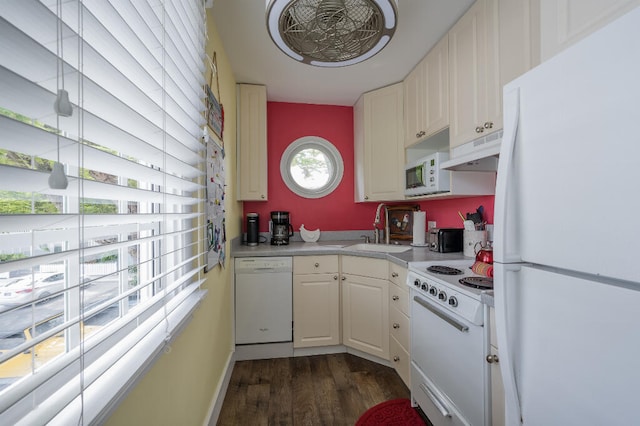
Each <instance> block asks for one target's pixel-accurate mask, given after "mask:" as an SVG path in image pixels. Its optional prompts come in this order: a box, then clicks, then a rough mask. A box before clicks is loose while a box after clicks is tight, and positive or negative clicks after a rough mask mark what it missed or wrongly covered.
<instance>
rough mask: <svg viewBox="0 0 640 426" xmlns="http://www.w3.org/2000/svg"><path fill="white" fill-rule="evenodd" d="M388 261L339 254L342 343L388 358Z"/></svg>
mask: <svg viewBox="0 0 640 426" xmlns="http://www.w3.org/2000/svg"><path fill="white" fill-rule="evenodd" d="M388 273H389V272H388V265H387V261H384V260H380V259H369V258H365V257H356V256H342V321H343V324H342V343H343V344H344V345H346V346H349V347H351V348H354V349H358V350H360V351H362V352H366V353H368V354H371V355H375V356H377V357H379V358H382V359H389V281H388Z"/></svg>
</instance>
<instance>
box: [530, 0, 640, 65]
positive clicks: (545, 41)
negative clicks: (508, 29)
mask: <svg viewBox="0 0 640 426" xmlns="http://www.w3.org/2000/svg"><path fill="white" fill-rule="evenodd" d="M539 1H540V22H541V32H542V38H541V44H542V45H541V56H542V60H543V61H545V60H547V59H549V58H551V57H552V56H554V55H555V54H556V53H558V52H560V51H561V50H563V49H566V48H567V47H569V46H570V45H572V44H574V43H575V42H576V41H578V40H580V39H582V38H584V37H585V36H587V35H588V34H590V33H592V32H594V31H595V30H597V29H599V28H601V27H603V26H605V25H606V24H608V23H609V22H611V21H613V20H615V19H616V18H617V17H619V16H622V15H623V14H625V13H627V12H629V11H630V10H631V9H633V8H635V7H637V6H639V5H640V1H639V0H539Z"/></svg>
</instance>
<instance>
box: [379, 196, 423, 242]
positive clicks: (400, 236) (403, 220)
mask: <svg viewBox="0 0 640 426" xmlns="http://www.w3.org/2000/svg"><path fill="white" fill-rule="evenodd" d="M418 210H420V206H419V205H417V204H413V205H398V206H387V211H388V213H389V239H390V240H392V241H393V240H400V241H405V240H412V239H413V212H416V211H418Z"/></svg>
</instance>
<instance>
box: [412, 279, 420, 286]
mask: <svg viewBox="0 0 640 426" xmlns="http://www.w3.org/2000/svg"><path fill="white" fill-rule="evenodd" d="M413 285H414V286H416V287H420V280H419V279H417V278H416V280H415V281H414V282H413Z"/></svg>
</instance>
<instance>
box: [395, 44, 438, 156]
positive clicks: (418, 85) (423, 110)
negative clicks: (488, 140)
mask: <svg viewBox="0 0 640 426" xmlns="http://www.w3.org/2000/svg"><path fill="white" fill-rule="evenodd" d="M448 40H449V38H448V36H446V35H445V36H444V37H443V38H442V39H441V40H440V41H439V42H438V44H436V45H435V46H434V48H433V49H431V51H429V53H428V54H427V56H426V57H425V58H424V59H423V60H422V61H421V62H420V63H419V64H418V65H416V67H415V68H414V69H413V71H411V73H410V74H409V75H408V76H407V78H406V79H405V80H404V82H403V88H404V122H405V146H406V147H409V146H412V145H414V144H416V143H417V142H419V141H421V140H424V139H427V138H428V137H430V136H431V135H433V134H435V133H437V132H439V131H440V130H442V129H444V128H445V127H447V126H448V125H449V41H448Z"/></svg>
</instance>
